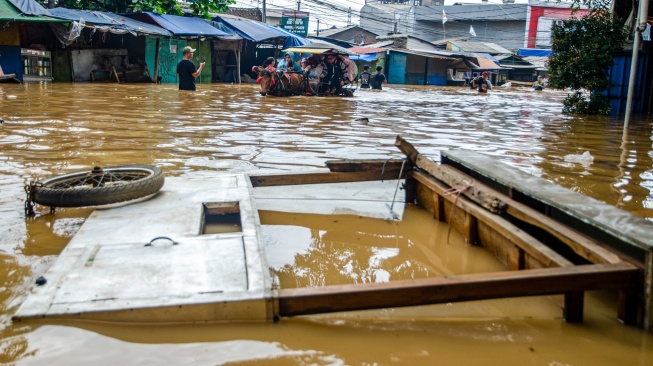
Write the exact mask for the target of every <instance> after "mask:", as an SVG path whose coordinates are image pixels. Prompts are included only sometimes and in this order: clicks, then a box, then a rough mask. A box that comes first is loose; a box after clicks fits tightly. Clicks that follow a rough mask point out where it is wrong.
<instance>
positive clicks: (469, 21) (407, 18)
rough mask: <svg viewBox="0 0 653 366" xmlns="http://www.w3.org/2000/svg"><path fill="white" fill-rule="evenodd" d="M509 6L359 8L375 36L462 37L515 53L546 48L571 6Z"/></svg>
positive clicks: (370, 5) (365, 25) (371, 1)
mask: <svg viewBox="0 0 653 366" xmlns="http://www.w3.org/2000/svg"><path fill="white" fill-rule="evenodd" d="M504 1H506V0H504ZM509 1H511V0H507V1H506V2H505V3H503V4H490V3H487V2H485V3H481V4H461V3H456V5H448V6H443V5H435V4H438V3H439V2H437V1H422V2H405V3H385V2H378V1H374V0H367V2H366V4H365V6H363V8H362V9H361V26H362V27H363V28H365V29H369V30H370V31H372V32H375V33H378V34H388V33H407V34H411V35H413V36H415V37H418V38H422V39H425V40H428V41H431V42H434V41H443V40H445V39H450V38H465V37H466V38H469V39H470V40H473V41H475V42H492V43H496V44H498V45H500V46H502V47H504V48H507V49H509V50H512V51H516V50H518V49H519V48H524V47H539V48H549V47H550V44H551V43H550V40H551V26H552V25H553V24H555V23H556V22H558V21H562V20H564V19H568V18H570V17H571V16H572V9H571V5H570V3H558V2H555V1H536V0H530V1H529V2H528V3H520V4H515V3H510V2H509ZM415 4H420V5H415ZM421 4H423V5H421ZM427 4H428V5H427ZM585 13H586V10H579V11H578V12H577V13H576V16H581V15H583V14H585Z"/></svg>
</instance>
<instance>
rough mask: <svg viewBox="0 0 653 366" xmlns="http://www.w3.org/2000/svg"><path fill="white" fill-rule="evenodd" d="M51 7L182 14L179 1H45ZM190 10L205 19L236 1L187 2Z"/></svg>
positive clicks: (202, 0) (226, 8)
mask: <svg viewBox="0 0 653 366" xmlns="http://www.w3.org/2000/svg"><path fill="white" fill-rule="evenodd" d="M44 2H46V3H48V5H49V6H50V7H53V6H60V7H64V8H68V9H80V10H100V11H110V12H112V13H131V12H135V13H137V12H145V11H151V12H154V13H157V14H173V15H181V14H182V10H183V9H182V3H181V1H179V0H57V1H56V3H55V1H53V0H49V1H48V0H44ZM185 2H186V3H187V4H188V8H189V9H191V10H192V12H193V14H196V15H200V16H202V17H204V18H208V17H210V14H211V13H224V12H225V11H227V10H228V9H229V5H230V4H235V3H236V0H187V1H185Z"/></svg>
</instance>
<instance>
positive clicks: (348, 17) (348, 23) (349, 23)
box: [347, 6, 351, 25]
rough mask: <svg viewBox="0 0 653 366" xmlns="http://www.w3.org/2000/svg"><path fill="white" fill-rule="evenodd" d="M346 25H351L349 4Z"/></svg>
mask: <svg viewBox="0 0 653 366" xmlns="http://www.w3.org/2000/svg"><path fill="white" fill-rule="evenodd" d="M347 25H351V6H350V7H349V11H347Z"/></svg>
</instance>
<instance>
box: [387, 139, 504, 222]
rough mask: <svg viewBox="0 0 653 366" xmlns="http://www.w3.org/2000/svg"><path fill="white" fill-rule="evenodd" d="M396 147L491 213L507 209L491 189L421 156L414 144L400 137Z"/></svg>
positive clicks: (419, 165) (420, 166) (428, 171)
mask: <svg viewBox="0 0 653 366" xmlns="http://www.w3.org/2000/svg"><path fill="white" fill-rule="evenodd" d="M395 146H397V147H399V149H400V150H401V151H402V152H403V153H404V154H406V156H407V157H408V158H409V159H410V161H412V162H413V163H415V165H416V166H417V167H418V168H420V169H422V170H424V171H426V172H427V173H429V174H430V175H432V176H433V177H435V178H437V179H438V180H440V181H442V182H444V183H445V184H447V185H448V186H449V187H453V188H456V189H459V190H461V194H462V195H464V196H466V197H467V198H469V199H471V200H473V201H475V202H477V203H478V204H479V205H481V206H483V207H485V208H486V209H487V210H489V211H490V212H493V213H501V212H503V210H504V209H505V207H506V203H505V202H502V201H501V200H499V199H498V198H497V197H496V195H495V194H494V192H493V191H491V190H490V189H489V188H486V187H484V186H483V189H481V186H480V185H479V183H478V182H475V181H474V180H473V179H472V178H470V177H469V176H468V175H466V174H463V173H461V172H459V171H457V170H452V169H451V167H449V166H447V165H441V164H438V163H436V162H435V161H433V160H431V159H429V158H428V157H425V156H423V155H421V154H419V153H418V152H417V150H416V149H415V147H414V146H413V145H412V144H410V143H409V142H408V141H406V140H404V139H402V138H401V137H400V136H397V141H396V142H395Z"/></svg>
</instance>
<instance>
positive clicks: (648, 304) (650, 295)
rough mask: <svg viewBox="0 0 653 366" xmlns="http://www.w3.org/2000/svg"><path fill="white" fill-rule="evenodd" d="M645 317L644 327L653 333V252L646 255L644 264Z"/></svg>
mask: <svg viewBox="0 0 653 366" xmlns="http://www.w3.org/2000/svg"><path fill="white" fill-rule="evenodd" d="M644 266H645V267H644V317H643V320H644V321H643V323H644V324H643V326H644V329H646V330H647V331H649V332H652V331H653V252H652V251H650V250H649V251H648V252H647V253H646V261H645V263H644Z"/></svg>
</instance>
